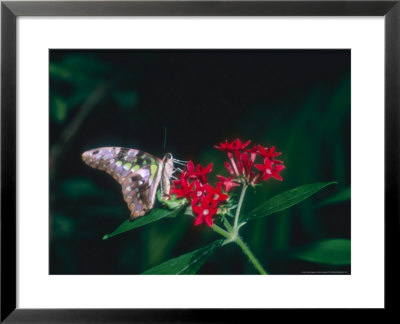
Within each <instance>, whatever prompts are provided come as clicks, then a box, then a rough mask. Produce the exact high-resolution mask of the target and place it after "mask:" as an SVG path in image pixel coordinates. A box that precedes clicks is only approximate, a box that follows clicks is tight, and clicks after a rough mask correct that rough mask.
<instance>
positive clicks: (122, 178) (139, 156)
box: [82, 147, 182, 221]
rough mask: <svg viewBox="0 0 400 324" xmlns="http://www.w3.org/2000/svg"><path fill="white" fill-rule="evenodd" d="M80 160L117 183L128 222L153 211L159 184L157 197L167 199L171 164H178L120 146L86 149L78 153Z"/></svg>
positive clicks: (170, 156) (169, 157)
mask: <svg viewBox="0 0 400 324" xmlns="http://www.w3.org/2000/svg"><path fill="white" fill-rule="evenodd" d="M82 160H83V161H84V162H85V163H86V164H87V165H89V166H90V167H92V168H95V169H99V170H103V171H105V172H107V173H108V174H110V175H111V176H112V177H113V178H114V179H115V180H117V181H118V182H119V184H121V186H122V195H123V197H124V200H125V202H126V203H127V204H128V207H129V210H130V212H131V214H130V220H131V221H132V220H134V219H135V218H137V217H141V216H143V215H145V214H146V213H147V212H149V211H150V210H151V209H152V208H153V206H154V202H155V198H156V193H157V189H158V187H159V185H161V198H162V199H163V200H166V199H168V198H169V190H170V187H171V184H170V179H171V177H172V178H173V176H172V174H173V173H174V172H175V170H174V161H175V162H177V163H181V162H182V161H180V160H175V159H173V157H172V154H171V153H166V154H165V155H164V157H163V158H162V159H159V158H158V157H156V156H154V155H151V154H149V153H146V152H143V151H140V150H135V149H129V148H123V147H101V148H96V149H93V150H89V151H86V152H84V153H83V154H82Z"/></svg>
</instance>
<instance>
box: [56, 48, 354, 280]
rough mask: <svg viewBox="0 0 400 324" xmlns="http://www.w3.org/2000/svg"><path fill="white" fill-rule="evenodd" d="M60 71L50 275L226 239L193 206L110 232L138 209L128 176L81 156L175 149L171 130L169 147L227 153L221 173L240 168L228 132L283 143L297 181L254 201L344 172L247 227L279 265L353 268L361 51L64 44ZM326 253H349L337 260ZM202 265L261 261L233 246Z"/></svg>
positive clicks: (281, 270)
mask: <svg viewBox="0 0 400 324" xmlns="http://www.w3.org/2000/svg"><path fill="white" fill-rule="evenodd" d="M49 71H50V75H49V78H50V97H49V104H50V111H49V114H50V273H52V274H135V273H141V272H144V271H146V270H148V269H150V268H152V267H156V266H158V265H160V264H161V263H162V262H165V261H167V260H170V259H172V258H176V257H179V256H181V255H184V254H186V253H188V252H190V251H193V250H196V249H201V248H204V247H205V246H207V245H208V244H210V243H211V242H213V241H215V239H217V238H218V236H216V234H215V233H213V232H212V231H210V230H209V229H208V228H207V227H206V226H203V227H202V226H199V227H194V226H193V219H192V218H191V217H189V216H187V215H179V216H177V217H174V218H163V219H161V220H159V221H158V222H154V223H152V224H149V225H146V226H143V227H140V228H137V229H135V230H133V231H129V232H127V233H124V234H121V235H118V236H115V237H113V238H109V239H107V240H102V237H103V236H104V234H106V233H111V232H112V231H113V230H115V229H116V228H117V227H118V226H119V225H120V224H121V223H122V222H124V221H125V220H126V219H127V218H128V215H129V210H128V208H127V206H125V202H124V201H123V198H122V194H121V189H120V185H119V184H118V183H116V182H115V181H114V180H113V179H112V178H111V177H110V176H108V175H107V174H106V173H102V172H99V171H97V170H93V169H90V168H88V167H87V166H86V165H85V164H84V163H83V162H82V161H81V157H80V155H81V153H82V152H84V151H85V150H88V149H91V148H94V147H101V146H109V145H115V146H125V147H132V148H138V149H141V150H144V151H147V152H149V153H152V154H154V155H158V156H162V154H163V153H164V152H163V148H162V147H163V126H167V128H168V138H167V143H168V144H167V149H168V151H169V152H171V153H172V154H174V156H176V157H178V158H180V159H186V160H188V159H193V160H194V161H196V162H198V163H202V164H203V165H207V164H208V163H210V162H213V163H214V169H213V170H214V172H215V173H214V175H215V174H223V175H226V170H225V169H224V166H223V162H224V159H225V156H224V154H223V153H222V152H220V151H217V150H215V149H214V148H213V145H215V144H218V143H219V142H220V141H223V140H225V139H233V138H235V137H240V138H242V139H243V140H247V139H252V140H253V142H256V143H260V144H263V145H264V146H273V145H275V146H276V147H277V150H278V151H280V152H282V153H283V154H282V156H281V157H280V158H281V159H282V160H284V162H285V165H286V167H287V168H286V170H284V172H283V173H282V175H283V178H284V180H283V182H278V181H275V180H270V181H269V182H268V183H266V184H265V185H263V186H261V187H258V188H257V189H256V190H255V191H254V192H252V190H248V191H249V192H248V194H247V197H246V200H245V204H244V211H250V210H253V209H254V208H255V207H256V206H258V205H259V204H260V203H261V202H263V201H265V200H266V198H271V197H272V196H275V195H277V194H279V193H281V192H283V191H285V190H289V189H292V188H294V187H298V186H301V185H304V184H309V183H315V182H326V181H331V180H334V181H337V184H336V185H335V186H330V187H329V188H327V189H326V190H325V189H324V191H322V192H321V193H318V194H317V195H316V196H315V197H312V198H310V199H308V200H306V201H304V202H302V203H301V204H299V205H296V206H295V207H293V208H291V209H288V210H285V211H282V212H280V213H277V214H274V215H271V216H270V217H268V218H260V219H256V220H253V221H252V222H249V224H248V225H246V227H245V228H244V229H243V236H244V237H246V238H247V240H246V241H247V243H248V245H249V246H250V247H251V249H252V251H253V253H254V254H255V255H257V257H258V259H259V261H260V262H261V263H262V264H263V265H265V267H266V268H267V269H268V270H269V272H270V273H272V274H290V273H302V272H304V271H316V272H318V271H321V272H325V271H344V272H347V273H349V272H350V266H349V264H348V263H349V262H348V261H349V256H348V255H347V254H346V253H347V252H346V251H348V250H349V248H348V246H346V244H348V243H349V239H350V52H349V51H345V50H343V51H342V50H315V51H311V50H310V51H306V50H304V51H300V50H299V51H294V50H293V51H291V50H286V51H267V50H265V51H264V50H256V51H195V50H193V51H165V50H163V51H160V50H146V51H145V50H142V51H141V50H132V51H131V50H126V51H106V50H51V51H50V68H49ZM214 180H215V179H214ZM158 207H160V206H158ZM143 219H144V218H143ZM321 242H322V243H321ZM323 242H325V243H323ZM344 242H347V243H344ZM335 246H336V249H335ZM332 247H334V248H332ZM310 251H312V253H311V252H310ZM332 251H336V252H333V253H334V256H332ZM337 251H342V252H343V253H341V252H339V254H335V253H337ZM300 252H301V253H300ZM296 253H297V254H296ZM310 253H311V255H313V256H314V257H315V256H316V255H317V256H318V255H320V257H319V259H312V258H310V257H309V255H310ZM295 254H296V255H297V257H295V258H294V257H293V258H288V257H286V256H290V255H291V256H294V255H295ZM324 256H325V258H326V257H327V256H328V258H333V259H335V258H336V259H337V260H339V261H337V262H333V263H335V264H333V265H332V264H331V265H327V264H325V263H324V262H322V260H323V258H324ZM336 259H335V260H336ZM343 260H345V261H343ZM199 273H204V274H206V273H211V274H213V273H216V274H235V273H249V274H250V273H255V271H254V269H253V268H252V266H251V265H250V264H249V263H248V262H247V260H246V258H245V257H244V256H243V255H242V253H241V251H240V250H239V249H238V248H237V247H236V246H233V245H232V246H231V245H227V246H224V247H223V248H222V249H219V250H218V251H216V253H215V254H214V255H212V256H211V257H210V258H209V259H208V260H207V262H206V263H205V264H204V266H203V267H202V268H201V269H200V272H199Z"/></svg>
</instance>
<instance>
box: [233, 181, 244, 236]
mask: <svg viewBox="0 0 400 324" xmlns="http://www.w3.org/2000/svg"><path fill="white" fill-rule="evenodd" d="M246 189H247V184H245V183H244V184H243V187H242V191H241V192H240V198H239V202H238V206H237V208H236V214H235V221H234V223H233V228H234V230H235V231H237V228H238V222H239V215H240V210H241V209H242V204H243V200H244V194H245V193H246Z"/></svg>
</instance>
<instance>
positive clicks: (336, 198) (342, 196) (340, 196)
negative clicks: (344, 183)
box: [317, 188, 351, 207]
mask: <svg viewBox="0 0 400 324" xmlns="http://www.w3.org/2000/svg"><path fill="white" fill-rule="evenodd" d="M350 198H351V188H346V189H344V190H342V191H340V192H338V193H337V194H335V195H333V196H331V197H329V198H327V199H325V200H323V201H321V202H320V203H319V204H318V205H317V206H318V207H322V206H326V205H333V204H339V203H341V202H345V201H348V200H350Z"/></svg>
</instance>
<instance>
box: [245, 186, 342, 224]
mask: <svg viewBox="0 0 400 324" xmlns="http://www.w3.org/2000/svg"><path fill="white" fill-rule="evenodd" d="M334 183H337V182H336V181H331V182H317V183H312V184H308V185H304V186H300V187H297V188H294V189H291V190H288V191H285V192H283V193H281V194H279V195H276V196H275V197H272V198H271V199H269V200H267V201H266V202H264V203H262V204H261V205H260V206H258V207H257V208H256V209H254V210H253V211H252V212H250V213H249V214H246V215H243V216H242V217H241V218H240V220H241V221H247V220H249V219H254V218H259V217H265V216H268V215H271V214H274V213H277V212H280V211H282V210H285V209H287V208H290V207H292V206H294V205H296V204H298V203H300V202H302V201H303V200H305V199H307V198H309V197H310V196H312V195H313V194H315V193H317V192H318V191H320V190H321V189H323V188H325V187H327V186H329V185H331V184H334Z"/></svg>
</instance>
